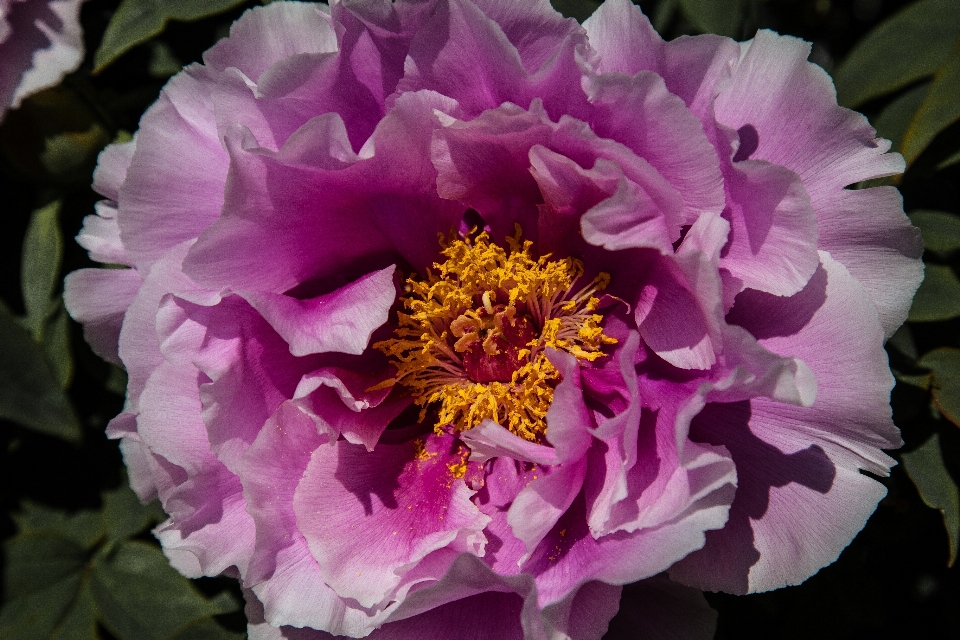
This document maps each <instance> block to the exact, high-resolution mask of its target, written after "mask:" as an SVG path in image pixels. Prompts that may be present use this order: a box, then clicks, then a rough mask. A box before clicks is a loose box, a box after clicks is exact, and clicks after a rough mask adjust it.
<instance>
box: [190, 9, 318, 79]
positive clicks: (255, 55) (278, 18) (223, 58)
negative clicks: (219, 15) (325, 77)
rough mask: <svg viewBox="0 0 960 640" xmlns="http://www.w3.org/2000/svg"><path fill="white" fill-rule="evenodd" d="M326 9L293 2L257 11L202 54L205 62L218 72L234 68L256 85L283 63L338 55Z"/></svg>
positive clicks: (233, 27)
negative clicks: (300, 56) (306, 55)
mask: <svg viewBox="0 0 960 640" xmlns="http://www.w3.org/2000/svg"><path fill="white" fill-rule="evenodd" d="M324 9H325V7H322V6H321V5H311V4H301V3H292V2H284V3H280V4H277V5H268V6H266V7H254V8H253V9H251V10H249V11H246V12H245V13H244V14H243V15H242V16H240V19H239V20H237V21H236V22H234V23H233V24H232V25H231V26H230V36H229V37H227V38H224V39H222V40H220V41H219V42H218V43H217V44H216V45H214V46H213V47H212V48H211V49H209V50H208V51H206V52H205V53H204V54H203V61H204V63H205V64H207V65H209V66H211V67H213V68H215V69H217V70H219V71H223V70H225V69H227V68H228V67H235V68H237V69H239V70H240V71H241V72H243V74H244V75H245V76H247V77H248V78H250V79H251V80H252V81H253V82H257V80H258V79H259V78H260V75H261V74H262V73H263V72H264V71H266V70H267V69H269V68H270V67H271V66H272V65H273V64H275V63H276V62H279V61H280V60H284V59H286V58H289V57H291V56H294V55H297V54H299V53H326V52H333V51H337V39H336V34H335V33H334V31H333V28H332V27H331V26H330V19H329V16H328V15H327V13H326V11H324ZM281 34H282V36H281Z"/></svg>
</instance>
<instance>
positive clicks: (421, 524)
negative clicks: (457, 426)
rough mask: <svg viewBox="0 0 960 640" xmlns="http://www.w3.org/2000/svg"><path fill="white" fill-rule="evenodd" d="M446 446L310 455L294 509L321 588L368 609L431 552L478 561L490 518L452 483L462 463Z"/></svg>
mask: <svg viewBox="0 0 960 640" xmlns="http://www.w3.org/2000/svg"><path fill="white" fill-rule="evenodd" d="M452 446H453V439H452V438H451V437H450V436H443V437H439V436H435V435H428V436H427V437H426V438H424V439H423V440H422V441H421V444H420V447H421V448H420V449H419V453H418V448H417V446H416V443H414V442H407V443H405V444H400V445H386V444H381V445H379V446H377V447H376V448H375V449H374V450H373V451H372V452H368V451H367V450H366V448H365V447H362V446H357V445H352V444H349V443H347V442H344V441H339V442H337V443H332V444H330V445H327V446H323V447H320V448H318V449H317V450H316V451H315V452H314V453H313V456H312V458H311V460H310V463H309V465H308V466H307V469H306V471H305V472H304V475H303V479H302V480H301V482H300V485H299V486H298V488H297V490H296V495H295V496H294V501H293V507H294V512H295V513H296V515H297V525H298V527H299V529H300V531H301V532H302V533H303V535H304V537H305V538H306V540H307V543H308V545H309V546H310V550H311V552H312V553H313V556H314V557H315V558H316V559H317V564H318V565H319V566H320V570H321V573H322V575H323V576H324V580H325V582H326V583H327V584H329V585H330V586H331V587H332V588H333V589H334V590H335V591H336V592H337V593H338V594H339V595H340V596H341V597H344V598H352V599H354V600H356V601H357V602H358V603H359V604H360V606H363V607H373V606H376V605H378V604H380V603H384V601H385V600H389V599H391V597H392V595H393V593H394V591H395V589H396V588H397V587H398V585H399V584H400V581H401V579H402V578H403V574H404V573H406V572H407V571H409V570H410V569H411V568H412V567H415V566H416V565H417V563H418V562H420V561H421V560H423V559H424V558H425V557H426V556H427V555H428V554H429V553H430V552H432V551H435V550H438V549H444V548H447V547H449V548H451V549H453V550H455V551H457V552H467V553H474V554H481V553H482V549H483V544H484V538H483V534H482V533H481V530H482V529H483V527H484V525H485V524H486V523H487V522H488V521H489V518H488V517H487V516H484V515H482V514H481V513H480V512H479V510H477V508H476V507H475V506H474V505H473V504H472V503H471V502H470V496H471V495H473V491H471V490H470V489H468V488H467V486H466V485H465V484H464V482H463V480H462V479H460V478H458V477H456V475H454V474H455V473H456V472H455V469H454V467H455V465H457V464H461V462H462V460H463V455H461V454H459V453H458V449H457V448H456V447H454V448H453V450H452V451H451V447H452ZM461 446H462V445H461ZM464 455H465V452H464ZM448 465H449V466H448Z"/></svg>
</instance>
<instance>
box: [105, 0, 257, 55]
mask: <svg viewBox="0 0 960 640" xmlns="http://www.w3.org/2000/svg"><path fill="white" fill-rule="evenodd" d="M245 1H246V0H123V1H122V2H121V3H120V6H119V7H117V10H116V12H115V13H114V14H113V17H112V18H111V19H110V24H108V25H107V30H106V31H105V32H104V34H103V40H101V42H100V48H99V49H97V53H96V54H95V55H94V58H93V62H94V70H93V72H94V73H100V72H101V71H103V69H104V68H105V67H106V66H107V65H109V64H110V63H112V62H113V61H114V60H116V59H117V58H119V57H120V56H121V55H123V54H124V53H125V52H126V51H128V50H129V49H131V48H132V47H134V46H136V45H138V44H140V43H142V42H146V41H147V40H149V39H150V38H152V37H154V36H156V35H159V34H160V33H161V32H162V31H163V30H164V29H165V28H166V26H167V22H168V21H170V20H180V21H183V22H191V21H193V20H199V19H200V18H206V17H208V16H212V15H216V14H218V13H222V12H224V11H227V10H228V9H232V8H234V7H236V6H239V5H241V4H243V3H244V2H245Z"/></svg>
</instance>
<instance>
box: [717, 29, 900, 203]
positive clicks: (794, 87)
mask: <svg viewBox="0 0 960 640" xmlns="http://www.w3.org/2000/svg"><path fill="white" fill-rule="evenodd" d="M809 53H810V44H809V43H806V42H803V41H802V40H799V39H798V38H793V37H790V36H780V35H777V34H775V33H773V32H772V31H766V30H761V31H759V32H757V35H756V37H755V38H754V39H753V40H750V41H748V42H745V43H743V45H741V55H740V60H739V61H738V62H737V64H736V67H735V69H734V71H733V74H732V76H731V79H730V83H729V84H728V85H727V87H726V88H725V89H724V90H723V91H721V92H720V94H719V96H718V97H717V99H716V102H715V108H716V117H717V122H719V123H721V124H723V125H725V126H727V127H730V128H731V129H734V130H740V129H742V128H745V127H750V128H751V129H752V130H753V131H752V136H753V137H755V142H754V144H752V145H751V147H752V149H751V153H750V154H749V157H750V158H754V159H759V160H766V161H768V162H771V163H773V164H778V165H780V166H783V167H786V168H788V169H790V170H791V171H793V172H795V173H796V174H797V175H799V176H800V178H801V179H802V180H803V184H804V186H805V187H806V189H807V192H808V193H809V194H810V198H811V201H812V202H813V207H814V209H816V210H818V211H819V207H818V203H819V200H820V198H821V197H822V196H824V195H829V194H830V193H832V192H833V191H835V190H836V189H842V188H843V187H846V186H847V185H850V184H853V183H855V182H859V181H861V180H869V179H871V178H878V177H881V176H885V175H891V174H895V173H899V172H901V171H902V170H903V159H902V158H901V157H900V156H899V155H898V154H893V153H890V154H888V153H885V152H886V151H887V150H888V149H889V148H890V143H889V142H887V141H884V140H880V139H877V138H876V132H875V131H874V130H873V128H872V127H871V126H870V124H869V123H868V122H867V119H866V118H864V117H863V116H862V115H860V114H859V113H855V112H853V111H850V110H848V109H844V108H842V107H839V106H837V98H836V92H835V91H834V87H833V82H832V81H831V80H830V76H829V75H827V72H826V71H824V70H823V69H822V68H820V67H819V66H817V65H815V64H813V63H811V62H807V55H808V54H809ZM746 155H747V154H744V156H746ZM738 159H746V157H742V158H738Z"/></svg>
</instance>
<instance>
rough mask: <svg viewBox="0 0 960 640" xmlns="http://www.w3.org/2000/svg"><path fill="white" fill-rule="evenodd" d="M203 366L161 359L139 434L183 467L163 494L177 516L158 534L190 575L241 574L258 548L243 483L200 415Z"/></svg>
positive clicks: (168, 509) (164, 457)
mask: <svg viewBox="0 0 960 640" xmlns="http://www.w3.org/2000/svg"><path fill="white" fill-rule="evenodd" d="M199 375H200V374H199V372H198V371H197V370H196V369H195V368H193V367H190V366H185V367H176V366H174V365H171V364H169V363H166V362H164V363H162V364H161V365H160V366H159V367H157V368H156V370H155V371H154V372H153V374H152V375H151V376H150V378H149V380H147V384H146V386H145V388H144V390H143V394H142V396H141V401H142V402H141V409H140V411H139V414H138V415H137V434H138V436H139V437H140V439H141V440H142V442H143V443H144V445H146V446H147V447H149V449H150V452H151V453H152V454H153V455H154V456H157V457H158V458H160V459H161V463H162V464H166V465H175V466H176V467H178V468H179V470H178V472H176V473H175V474H174V475H175V476H176V475H179V478H178V480H179V481H178V482H177V483H176V485H175V486H171V487H170V488H169V489H168V490H167V491H164V492H161V493H160V501H161V503H162V504H163V508H164V510H165V511H166V512H167V513H169V514H170V516H171V518H170V519H169V520H167V521H166V522H164V523H163V524H161V525H160V526H159V527H157V529H156V531H155V533H156V535H157V537H158V538H159V540H160V542H161V544H162V545H163V546H164V551H165V552H166V553H167V555H168V557H169V558H170V559H171V562H172V563H173V564H174V566H175V567H176V568H177V569H178V570H180V571H181V572H182V573H184V574H185V575H188V576H191V577H199V576H200V575H217V574H220V573H222V572H223V571H224V570H226V569H227V567H230V566H236V567H238V568H240V570H241V572H242V571H243V570H244V569H245V567H246V566H247V563H248V562H249V558H250V554H251V551H252V548H253V540H254V525H253V521H252V520H251V519H250V516H249V515H248V514H247V511H246V503H245V501H244V499H243V493H242V491H243V489H242V487H241V485H240V481H239V480H238V479H237V477H236V476H235V475H233V474H232V473H230V471H228V470H227V469H226V467H224V466H223V464H222V463H221V462H220V461H219V460H217V459H216V457H214V455H213V454H212V453H211V452H210V442H209V440H208V439H207V433H206V426H205V425H204V423H203V420H202V419H201V417H200V412H201V405H200V393H199V389H198V383H199V380H198V376H199Z"/></svg>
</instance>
